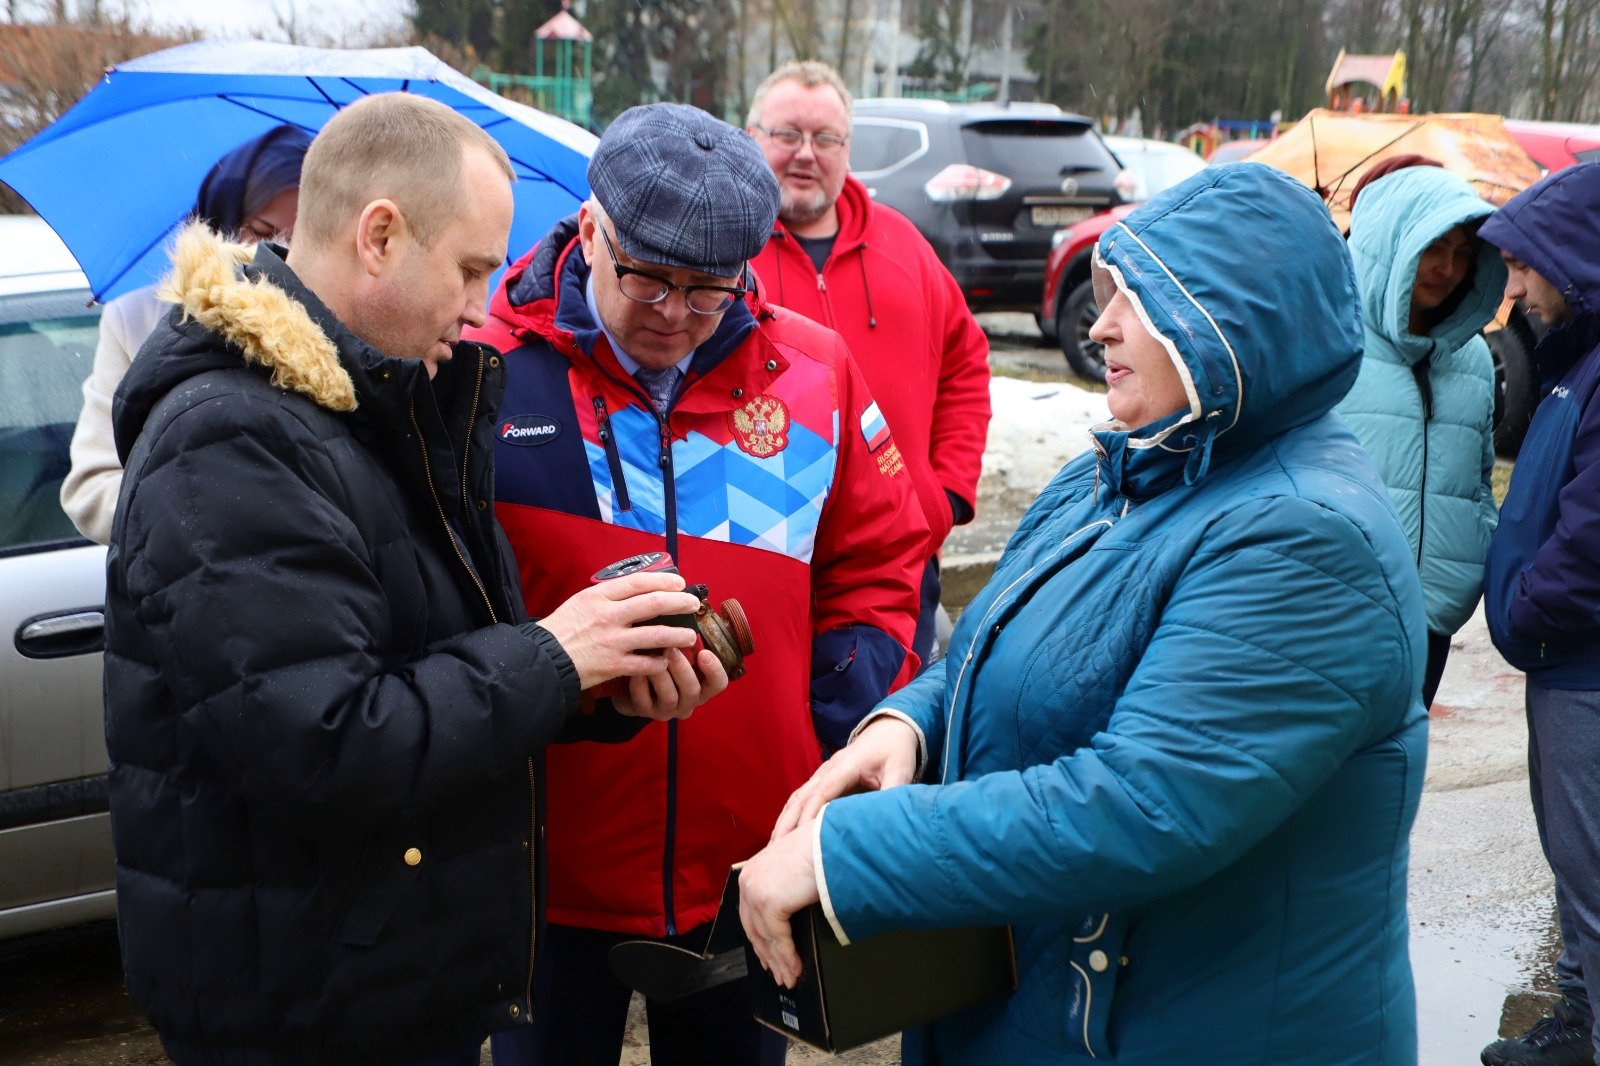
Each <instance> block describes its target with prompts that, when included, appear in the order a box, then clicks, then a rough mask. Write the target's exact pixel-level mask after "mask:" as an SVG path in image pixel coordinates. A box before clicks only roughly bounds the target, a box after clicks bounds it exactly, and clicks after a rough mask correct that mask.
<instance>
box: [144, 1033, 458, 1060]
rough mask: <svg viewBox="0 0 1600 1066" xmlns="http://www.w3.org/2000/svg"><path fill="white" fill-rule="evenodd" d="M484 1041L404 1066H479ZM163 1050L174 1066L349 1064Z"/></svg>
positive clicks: (262, 1051)
mask: <svg viewBox="0 0 1600 1066" xmlns="http://www.w3.org/2000/svg"><path fill="white" fill-rule="evenodd" d="M482 1047H483V1041H482V1040H474V1041H473V1042H472V1043H470V1044H463V1045H462V1046H460V1047H458V1048H451V1049H450V1050H448V1051H436V1052H433V1053H432V1054H429V1055H423V1056H421V1057H419V1058H415V1059H407V1060H405V1061H404V1063H402V1064H401V1066H478V1055H479V1051H480V1050H481V1049H482ZM161 1049H162V1050H163V1051H165V1052H166V1053H167V1058H168V1059H169V1060H170V1061H171V1062H172V1063H173V1064H174V1066H329V1064H330V1063H334V1062H342V1061H345V1060H344V1058H343V1057H342V1056H327V1055H323V1054H320V1053H318V1054H311V1053H307V1052H301V1051H280V1050H275V1049H273V1048H237V1047H209V1046H206V1045H201V1044H194V1043H189V1042H179V1041H175V1040H168V1039H167V1038H166V1037H162V1038H161Z"/></svg>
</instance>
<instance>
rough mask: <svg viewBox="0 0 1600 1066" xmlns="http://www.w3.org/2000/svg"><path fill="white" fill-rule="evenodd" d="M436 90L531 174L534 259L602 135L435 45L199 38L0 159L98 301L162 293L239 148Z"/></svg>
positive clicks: (520, 221)
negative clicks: (477, 74) (197, 216)
mask: <svg viewBox="0 0 1600 1066" xmlns="http://www.w3.org/2000/svg"><path fill="white" fill-rule="evenodd" d="M395 91H399V92H412V93H417V94H418V95H420V96H429V97H432V98H433V99H435V100H438V101H440V102H442V103H444V104H448V105H449V106H450V107H452V108H454V109H455V110H456V111H458V112H460V113H461V114H463V115H465V116H467V117H468V118H470V119H472V120H473V121H474V122H476V123H477V124H478V125H479V126H481V127H483V129H484V130H486V131H487V132H488V133H489V134H490V135H491V136H492V137H494V139H495V140H497V141H499V142H500V144H501V146H502V147H504V148H505V150H506V154H507V155H509V156H510V157H511V163H512V166H513V167H514V168H515V170H516V172H517V183H516V186H515V195H516V215H515V220H514V221H513V222H512V225H511V240H510V248H509V249H508V251H509V252H510V253H511V254H512V255H517V254H520V253H521V252H522V251H524V250H525V249H527V248H528V247H530V246H531V245H532V244H533V243H534V242H535V241H536V240H538V239H539V238H540V237H542V236H543V235H544V234H545V232H546V231H548V230H549V228H550V226H551V225H552V224H553V223H554V222H555V221H556V220H557V219H559V218H562V217H564V216H566V215H569V214H571V213H572V212H574V211H576V210H577V208H578V205H579V204H580V203H582V202H583V200H584V198H585V197H587V196H588V195H589V182H588V178H587V177H586V176H585V175H586V171H587V169H588V165H589V156H590V155H592V154H593V152H594V146H595V144H596V139H595V137H594V135H593V134H591V133H589V132H588V131H587V130H584V129H582V128H581V127H579V126H575V125H573V124H572V123H570V122H566V121H564V120H562V119H559V118H555V117H553V116H550V115H547V114H545V113H544V112H542V111H538V110H535V109H534V108H531V107H527V106H525V105H523V104H519V103H515V102H513V101H510V100H506V99H504V98H503V97H500V96H497V95H495V94H494V93H491V92H490V91H489V90H487V89H485V88H483V87H482V86H480V85H478V84H477V83H476V82H474V81H472V80H471V79H469V78H467V77H465V76H464V75H462V74H460V73H459V72H457V71H455V70H453V69H451V68H450V67H448V66H446V65H445V64H444V63H443V62H441V61H440V60H439V59H438V58H436V57H435V56H433V55H432V54H431V53H429V52H428V51H427V50H426V49H424V48H371V49H350V50H345V49H332V48H302V47H297V46H294V45H287V44H273V43H270V42H265V41H198V42H196V43H194V44H187V45H181V46H179V47H177V48H169V49H166V50H165V51H161V52H154V53H151V54H150V55H147V56H142V57H140V58H138V59H135V60H131V61H130V62H127V63H123V64H122V65H120V66H117V67H112V68H111V69H110V70H108V71H107V72H106V75H105V78H104V79H103V80H102V81H101V82H100V83H99V84H98V85H96V86H95V88H94V89H93V90H92V91H90V92H89V94H88V95H86V96H85V97H84V98H83V99H82V100H80V101H79V102H78V103H77V105H76V106H74V107H73V108H72V110H70V111H68V112H67V113H66V114H65V115H62V116H61V117H60V118H59V119H57V120H56V121H55V122H54V123H52V124H51V125H50V126H48V127H47V128H45V129H44V130H42V131H40V132H39V134H38V135H37V136H35V137H34V138H32V139H31V140H29V141H28V142H27V143H26V144H24V145H22V146H21V147H19V148H17V149H16V150H15V151H13V152H11V153H10V154H9V155H7V156H6V157H5V158H4V159H0V181H3V182H5V183H6V184H7V185H9V186H11V187H12V188H13V189H15V190H16V191H17V193H18V194H19V195H20V196H22V197H23V198H24V199H25V200H27V201H28V203H29V204H31V205H32V206H33V209H34V210H36V211H38V212H39V214H40V215H42V216H44V219H45V221H46V222H48V223H50V227H51V228H52V229H54V230H55V231H56V233H57V234H59V235H60V237H61V239H62V240H63V241H65V242H66V245H67V247H68V248H70V249H71V250H72V254H73V255H74V256H75V257H77V260H78V263H79V265H80V266H82V267H83V272H84V274H86V275H87V276H88V278H89V284H90V286H91V288H92V289H93V291H94V295H95V298H96V299H98V300H109V299H111V298H113V297H115V296H118V295H121V294H122V293H124V292H127V291H129V290H131V289H136V288H139V287H140V286H142V285H148V284H150V283H152V282H154V281H155V280H156V279H157V278H159V277H160V276H161V275H162V273H164V272H165V270H166V267H167V258H166V247H165V243H166V240H167V237H168V236H169V235H171V234H172V232H173V231H174V230H175V229H176V227H177V226H178V224H179V223H180V222H181V221H182V220H183V218H184V217H185V215H186V214H187V213H188V211H189V210H190V208H191V207H193V205H194V200H195V193H196V191H197V190H198V189H199V187H200V181H201V179H202V178H204V177H205V174H206V171H207V170H209V169H210V167H211V165H212V164H213V163H215V162H216V161H217V160H218V159H219V158H221V157H222V156H223V155H224V154H225V153H227V152H228V151H229V150H230V149H232V148H234V147H236V146H237V145H239V144H241V143H243V142H244V141H246V140H249V139H250V138H252V137H255V136H258V135H259V134H262V133H265V132H266V131H267V130H269V129H271V128H272V127H274V126H277V125H280V124H283V123H288V124H290V125H293V126H299V127H300V128H302V129H304V130H306V131H308V132H312V133H314V132H315V131H317V130H319V129H321V128H322V124H323V123H324V122H326V121H328V119H329V118H330V117H332V115H333V113H334V112H335V111H337V110H338V109H339V108H340V107H343V106H344V105H345V104H348V103H351V102H353V101H355V100H359V99H360V98H361V97H363V96H366V95H369V94H371V93H382V92H395Z"/></svg>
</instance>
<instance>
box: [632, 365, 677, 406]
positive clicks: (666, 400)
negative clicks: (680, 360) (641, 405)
mask: <svg viewBox="0 0 1600 1066" xmlns="http://www.w3.org/2000/svg"><path fill="white" fill-rule="evenodd" d="M633 376H634V380H636V381H638V382H639V384H640V385H642V386H644V391H645V392H647V393H649V394H650V403H651V405H652V406H653V407H655V409H656V413H657V414H663V415H664V414H666V413H667V406H668V405H669V404H670V403H672V396H673V394H674V393H676V392H677V391H678V368H677V367H675V366H669V367H667V368H666V369H665V370H651V369H650V368H649V367H644V366H641V367H640V368H639V369H638V370H635V371H634V372H633Z"/></svg>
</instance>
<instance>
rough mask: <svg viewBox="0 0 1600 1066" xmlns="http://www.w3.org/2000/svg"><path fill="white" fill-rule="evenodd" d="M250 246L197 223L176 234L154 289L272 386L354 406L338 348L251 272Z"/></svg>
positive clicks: (322, 402)
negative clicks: (260, 370)
mask: <svg viewBox="0 0 1600 1066" xmlns="http://www.w3.org/2000/svg"><path fill="white" fill-rule="evenodd" d="M254 259H255V252H254V250H253V249H251V248H249V247H247V246H245V245H243V244H236V243H234V242H233V241H229V240H224V239H223V238H222V237H219V236H218V235H217V234H215V233H213V232H212V231H211V230H210V229H208V228H207V227H206V225H205V224H204V223H202V222H194V223H191V224H190V225H189V226H188V227H187V228H185V229H184V230H183V232H182V233H180V234H179V235H178V241H177V244H176V246H175V247H174V248H173V250H172V273H171V274H168V275H167V276H166V278H165V279H163V280H162V283H161V289H160V292H159V293H158V294H157V295H159V296H160V298H161V299H163V300H165V301H167V302H168V303H173V304H177V305H178V309H179V313H180V315H181V316H182V320H183V321H189V320H193V321H195V322H198V323H200V325H202V326H204V327H205V328H206V329H208V330H210V331H211V332H212V333H215V334H216V335H217V336H219V337H221V338H222V339H223V340H225V341H227V342H228V343H229V344H231V345H233V346H234V347H235V348H237V349H239V351H240V352H241V353H242V354H243V355H244V360H245V362H246V363H253V364H255V365H257V366H263V367H266V368H267V369H268V370H270V371H271V372H272V383H273V384H274V385H276V386H278V387H279V388H282V389H290V390H293V391H294V392H299V393H303V394H304V395H306V396H309V397H310V398H311V399H312V400H314V401H316V403H317V404H318V405H319V406H322V407H326V408H328V409H329V410H330V411H353V410H355V407H356V393H355V385H354V384H353V383H352V382H351V380H350V375H349V373H348V372H347V371H346V370H345V369H344V367H343V366H341V365H339V351H338V349H337V348H335V347H334V345H333V342H332V341H331V340H329V339H328V335H327V334H326V333H324V332H323V331H322V329H321V328H320V327H318V325H317V324H316V323H315V322H313V321H312V319H311V316H310V315H309V314H307V313H306V309H305V307H304V305H303V304H301V303H299V302H297V301H296V300H294V299H293V298H292V297H290V296H289V294H288V293H286V292H284V291H283V289H281V288H279V287H278V286H276V285H274V284H273V283H272V282H271V281H270V280H268V278H266V277H265V276H261V275H257V276H255V277H249V276H247V275H246V274H245V267H246V266H248V265H250V263H251V262H252V261H253V260H254Z"/></svg>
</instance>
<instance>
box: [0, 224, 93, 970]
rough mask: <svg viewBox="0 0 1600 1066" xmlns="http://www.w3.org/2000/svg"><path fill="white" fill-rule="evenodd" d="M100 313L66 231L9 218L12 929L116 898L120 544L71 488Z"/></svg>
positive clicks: (6, 724)
mask: <svg viewBox="0 0 1600 1066" xmlns="http://www.w3.org/2000/svg"><path fill="white" fill-rule="evenodd" d="M99 321H100V309H99V307H98V305H95V304H91V303H90V300H89V287H88V284H87V282H86V281H85V280H84V277H83V274H82V273H81V272H80V271H79V270H78V265H77V263H76V262H75V261H74V260H73V258H72V255H71V253H69V252H68V251H67V249H66V247H65V246H64V245H63V244H62V243H61V241H60V240H59V239H58V238H57V237H56V235H55V234H54V233H53V232H52V231H51V230H50V228H49V227H48V226H47V225H45V223H44V222H43V221H42V220H41V219H38V218H33V217H22V216H0V627H3V631H4V633H5V634H6V639H5V640H4V641H3V642H0V938H4V937H11V936H17V935H19V934H22V933H30V932H34V931H36V930H40V929H48V928H51V927H54V926H61V925H71V924H74V923H77V922H83V921H89V920H91V919H95V918H105V917H109V916H110V915H112V914H113V913H114V910H115V895H114V889H113V875H112V851H111V825H110V817H109V815H108V814H107V813H106V809H107V804H106V747H105V728H104V725H103V719H102V713H101V689H100V670H101V654H100V653H101V649H102V647H103V645H104V643H105V624H104V618H103V615H102V607H103V605H104V602H105V549H104V548H102V547H100V546H98V545H94V544H91V543H89V542H88V541H86V540H84V539H83V538H82V537H81V536H79V535H78V532H77V530H75V529H74V528H73V526H72V522H71V521H70V520H68V518H67V516H66V514H65V513H64V512H63V511H62V510H61V503H60V499H59V493H60V490H61V479H62V478H63V477H65V476H66V473H67V465H68V463H67V447H68V444H69V443H70V441H71V439H72V430H73V426H74V425H75V424H76V422H77V420H78V410H79V408H80V407H81V406H82V404H83V394H82V383H83V380H84V378H86V377H87V376H88V374H89V370H90V367H91V365H92V362H93V357H94V347H95V340H96V335H97V332H98V329H99Z"/></svg>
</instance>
